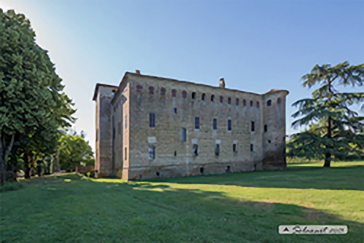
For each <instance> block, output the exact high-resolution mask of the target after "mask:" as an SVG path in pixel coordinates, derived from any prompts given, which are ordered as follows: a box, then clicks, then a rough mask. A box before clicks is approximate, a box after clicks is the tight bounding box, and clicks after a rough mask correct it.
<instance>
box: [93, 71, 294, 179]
mask: <svg viewBox="0 0 364 243" xmlns="http://www.w3.org/2000/svg"><path fill="white" fill-rule="evenodd" d="M288 93H289V92H288V91H286V90H271V91H269V92H267V93H265V94H255V93H250V92H244V91H239V90H233V89H227V88H225V81H224V80H223V79H221V80H220V82H219V86H218V87H213V86H208V85H203V84H196V83H192V82H185V81H178V80H174V79H168V78H161V77H154V76H148V75H142V74H140V72H139V71H137V72H136V73H129V72H127V73H125V75H124V77H123V79H122V81H121V83H120V85H119V86H112V85H106V84H97V85H96V88H95V93H94V96H93V100H94V101H96V159H95V169H96V170H97V174H98V177H119V178H122V179H124V180H133V179H151V178H157V177H174V176H189V175H200V174H221V173H229V172H239V171H252V170H272V169H284V168H286V160H285V148H284V146H285V135H286V133H285V132H286V121H285V117H286V114H285V113H286V112H285V106H286V96H287V95H288Z"/></svg>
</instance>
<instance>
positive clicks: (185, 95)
mask: <svg viewBox="0 0 364 243" xmlns="http://www.w3.org/2000/svg"><path fill="white" fill-rule="evenodd" d="M182 98H187V92H186V90H183V91H182Z"/></svg>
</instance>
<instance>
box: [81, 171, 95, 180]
mask: <svg viewBox="0 0 364 243" xmlns="http://www.w3.org/2000/svg"><path fill="white" fill-rule="evenodd" d="M83 175H84V176H87V177H90V178H95V171H90V172H86V173H83Z"/></svg>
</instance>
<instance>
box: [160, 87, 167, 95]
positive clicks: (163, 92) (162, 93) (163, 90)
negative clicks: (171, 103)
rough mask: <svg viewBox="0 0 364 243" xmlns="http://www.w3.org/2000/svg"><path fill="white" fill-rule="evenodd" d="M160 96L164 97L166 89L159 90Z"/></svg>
mask: <svg viewBox="0 0 364 243" xmlns="http://www.w3.org/2000/svg"><path fill="white" fill-rule="evenodd" d="M161 95H166V89H165V88H163V87H162V88H161Z"/></svg>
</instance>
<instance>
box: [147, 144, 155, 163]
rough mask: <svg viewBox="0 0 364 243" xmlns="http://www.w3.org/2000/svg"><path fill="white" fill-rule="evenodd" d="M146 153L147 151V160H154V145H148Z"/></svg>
mask: <svg viewBox="0 0 364 243" xmlns="http://www.w3.org/2000/svg"><path fill="white" fill-rule="evenodd" d="M148 153H149V156H148V159H149V160H154V159H155V147H154V146H152V145H149V146H148Z"/></svg>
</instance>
